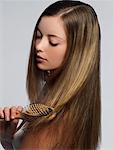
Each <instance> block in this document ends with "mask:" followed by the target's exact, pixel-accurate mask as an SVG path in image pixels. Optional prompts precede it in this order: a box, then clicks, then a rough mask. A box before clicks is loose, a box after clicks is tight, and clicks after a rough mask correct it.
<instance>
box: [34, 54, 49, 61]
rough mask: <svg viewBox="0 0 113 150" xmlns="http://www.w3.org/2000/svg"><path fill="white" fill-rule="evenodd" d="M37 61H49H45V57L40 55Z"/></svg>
mask: <svg viewBox="0 0 113 150" xmlns="http://www.w3.org/2000/svg"><path fill="white" fill-rule="evenodd" d="M36 60H37V62H41V61H47V59H45V58H43V57H41V56H39V55H37V56H36Z"/></svg>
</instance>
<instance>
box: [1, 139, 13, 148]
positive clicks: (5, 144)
mask: <svg viewBox="0 0 113 150" xmlns="http://www.w3.org/2000/svg"><path fill="white" fill-rule="evenodd" d="M1 145H2V146H3V148H4V149H5V150H14V148H13V144H12V140H8V139H7V140H6V139H3V140H1Z"/></svg>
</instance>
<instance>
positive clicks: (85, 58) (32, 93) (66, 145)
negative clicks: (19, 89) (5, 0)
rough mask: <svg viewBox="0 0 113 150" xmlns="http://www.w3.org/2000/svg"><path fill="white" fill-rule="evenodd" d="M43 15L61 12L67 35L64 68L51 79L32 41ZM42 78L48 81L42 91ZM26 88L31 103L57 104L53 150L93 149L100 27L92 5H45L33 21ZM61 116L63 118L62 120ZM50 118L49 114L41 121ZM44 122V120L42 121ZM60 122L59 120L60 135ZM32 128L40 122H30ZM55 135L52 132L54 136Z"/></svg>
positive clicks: (97, 123) (97, 111) (96, 136)
mask: <svg viewBox="0 0 113 150" xmlns="http://www.w3.org/2000/svg"><path fill="white" fill-rule="evenodd" d="M43 16H60V17H61V19H62V20H63V22H64V27H65V31H66V34H67V42H68V45H67V51H66V55H65V59H64V61H63V64H62V66H61V67H60V68H59V69H56V70H53V71H52V74H51V76H50V77H49V76H48V74H47V73H46V72H45V71H42V70H40V69H38V68H37V66H36V62H35V55H36V52H35V51H36V50H35V41H36V31H37V27H38V24H39V22H40V20H41V18H42V17H43ZM44 80H47V82H46V83H47V84H46V86H44V88H45V87H46V88H45V89H46V93H44V94H45V95H44V96H43V98H42V97H40V93H43V91H44V92H45V90H44V88H42V87H43V82H44ZM27 91H28V96H29V99H30V101H31V103H34V102H35V103H44V104H47V105H50V106H52V107H54V108H55V111H56V113H57V117H56V118H54V119H53V120H52V121H51V122H49V121H48V125H47V124H46V127H45V128H47V127H48V128H49V126H51V124H54V127H53V128H54V131H53V130H52V131H53V134H52V132H51V136H50V137H51V138H52V139H55V141H57V144H56V147H55V148H62V149H75V148H76V149H80V150H82V149H90V150H91V149H96V148H97V146H98V143H99V140H100V122H101V114H100V113H101V104H100V99H101V98H100V27H99V23H98V18H97V15H96V13H95V11H94V9H93V8H92V7H91V6H90V5H88V4H85V3H82V2H80V1H57V2H55V3H53V4H52V5H50V6H49V7H47V8H46V9H45V10H44V12H43V13H42V14H41V16H40V18H39V19H38V21H37V24H36V27H35V30H34V35H33V40H32V45H31V52H30V58H29V65H28V74H27ZM62 118H65V119H64V121H62V120H63V119H62ZM44 120H46V121H47V120H48V118H45V119H43V121H44ZM43 121H42V122H43ZM59 122H63V128H62V131H60V132H61V134H60V137H59V136H57V133H56V132H55V130H56V131H57V127H58V126H60V124H59ZM33 125H34V126H35V127H38V126H40V124H39V122H38V121H36V120H35V121H34V124H33ZM55 133H56V136H55V135H54V134H55Z"/></svg>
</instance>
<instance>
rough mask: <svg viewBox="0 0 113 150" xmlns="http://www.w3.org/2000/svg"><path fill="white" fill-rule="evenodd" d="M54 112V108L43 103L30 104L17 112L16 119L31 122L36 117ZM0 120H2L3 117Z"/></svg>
mask: <svg viewBox="0 0 113 150" xmlns="http://www.w3.org/2000/svg"><path fill="white" fill-rule="evenodd" d="M52 114H55V113H54V108H53V107H49V106H47V105H44V104H30V105H29V106H27V107H25V108H24V109H23V111H22V112H19V113H17V116H16V117H15V118H16V119H22V120H24V121H28V122H31V121H32V120H34V119H36V118H38V117H49V116H51V115H52ZM0 121H4V119H3V118H1V119H0Z"/></svg>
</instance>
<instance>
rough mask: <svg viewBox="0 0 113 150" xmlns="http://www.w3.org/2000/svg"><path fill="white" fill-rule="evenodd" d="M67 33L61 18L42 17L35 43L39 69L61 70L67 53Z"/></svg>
mask: <svg viewBox="0 0 113 150" xmlns="http://www.w3.org/2000/svg"><path fill="white" fill-rule="evenodd" d="M66 47H67V42H66V33H65V30H64V26H63V21H62V20H61V18H60V17H59V16H54V17H53V16H50V17H47V16H44V17H42V19H41V21H40V23H39V25H38V28H37V37H36V42H35V48H36V54H37V57H36V60H37V67H38V68H40V69H42V70H52V69H56V68H59V67H60V66H61V64H62V62H63V59H64V57H65V53H66Z"/></svg>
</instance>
